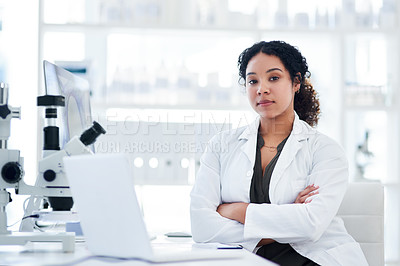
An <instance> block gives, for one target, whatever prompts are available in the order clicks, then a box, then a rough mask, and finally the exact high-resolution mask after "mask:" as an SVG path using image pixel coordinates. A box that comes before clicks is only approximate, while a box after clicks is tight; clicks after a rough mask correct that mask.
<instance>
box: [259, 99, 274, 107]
mask: <svg viewBox="0 0 400 266" xmlns="http://www.w3.org/2000/svg"><path fill="white" fill-rule="evenodd" d="M273 103H274V101H270V100H262V101H259V102H258V103H257V105H259V106H270V105H271V104H273Z"/></svg>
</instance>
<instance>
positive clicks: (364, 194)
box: [338, 182, 385, 266]
mask: <svg viewBox="0 0 400 266" xmlns="http://www.w3.org/2000/svg"><path fill="white" fill-rule="evenodd" d="M338 216H339V217H341V218H342V219H343V221H344V225H345V227H346V229H347V231H348V232H349V234H350V235H351V236H352V237H353V238H354V239H355V240H356V241H357V242H358V243H360V246H361V248H362V250H363V252H364V254H365V257H366V258H367V261H368V264H369V265H371V266H381V265H382V266H383V265H384V264H385V260H384V191H383V185H382V184H381V183H379V182H369V183H366V182H363V183H361V182H354V183H350V184H349V187H348V189H347V192H346V194H345V196H344V199H343V202H342V204H341V206H340V208H339V211H338Z"/></svg>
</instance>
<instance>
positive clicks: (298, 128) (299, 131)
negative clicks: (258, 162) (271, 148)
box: [238, 112, 316, 202]
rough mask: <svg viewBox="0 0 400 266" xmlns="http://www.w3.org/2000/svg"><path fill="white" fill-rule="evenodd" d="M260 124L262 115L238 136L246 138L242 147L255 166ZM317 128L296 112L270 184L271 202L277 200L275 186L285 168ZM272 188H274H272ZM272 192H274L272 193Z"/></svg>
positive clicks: (241, 138) (240, 138)
mask: <svg viewBox="0 0 400 266" xmlns="http://www.w3.org/2000/svg"><path fill="white" fill-rule="evenodd" d="M259 126H260V117H257V118H256V119H255V121H254V122H253V123H251V124H249V125H248V126H247V127H246V128H245V130H244V131H243V133H242V134H240V136H239V137H238V139H239V140H242V141H243V140H244V141H246V143H245V144H244V145H243V146H242V147H241V150H242V152H243V153H244V154H246V157H247V158H248V160H249V162H250V165H251V167H253V166H254V161H255V155H256V146H257V132H258V127H259ZM315 132H316V131H315V130H314V129H313V128H312V127H310V126H309V125H308V124H307V123H305V122H304V121H301V120H300V119H299V116H298V115H297V114H296V112H295V118H294V122H293V129H292V132H291V133H290V135H289V138H288V140H287V141H286V144H285V146H284V147H283V150H282V152H281V155H280V157H279V160H278V162H277V164H276V166H275V169H274V172H273V177H274V178H271V184H270V199H271V202H273V200H275V198H274V193H273V192H274V188H275V187H276V184H277V183H278V181H279V180H280V178H281V176H282V174H283V172H284V170H285V169H286V168H287V167H288V166H289V165H290V163H291V162H292V161H293V159H294V158H295V156H296V154H297V152H298V151H299V150H300V149H301V147H302V146H303V143H304V141H305V140H307V139H308V137H309V135H310V134H315ZM271 189H272V190H271ZM271 192H272V193H271Z"/></svg>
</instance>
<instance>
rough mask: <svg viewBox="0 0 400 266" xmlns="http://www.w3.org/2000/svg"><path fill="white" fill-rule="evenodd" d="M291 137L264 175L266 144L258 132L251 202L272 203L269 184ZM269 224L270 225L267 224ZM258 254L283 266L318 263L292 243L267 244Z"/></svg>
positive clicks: (306, 265)
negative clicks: (262, 159) (262, 161)
mask: <svg viewBox="0 0 400 266" xmlns="http://www.w3.org/2000/svg"><path fill="white" fill-rule="evenodd" d="M288 138H289V137H286V138H285V139H284V140H283V141H282V142H281V143H279V145H278V146H277V152H276V155H275V156H274V157H273V158H272V160H271V161H270V162H269V163H268V165H267V166H266V167H265V171H264V175H263V169H262V163H261V148H262V147H263V146H264V139H263V137H262V136H261V135H260V132H258V135H257V149H256V160H255V163H254V168H253V178H252V180H251V185H250V202H251V203H258V204H260V203H268V204H270V203H271V201H270V198H269V185H270V181H271V176H272V172H273V171H274V168H275V165H276V163H277V161H278V159H279V156H280V155H281V152H282V150H283V147H284V146H285V143H286V141H287V139H288ZM277 222H279V221H277ZM266 226H268V225H266ZM256 253H257V255H259V256H261V257H264V258H266V259H268V260H270V261H273V262H275V263H278V264H279V265H282V266H295V265H296V266H297V265H302V266H315V265H318V264H317V263H315V262H313V261H312V260H310V259H308V258H306V257H303V256H302V255H300V254H299V253H297V252H296V251H295V250H294V249H293V248H292V246H291V245H290V244H285V243H278V242H273V243H271V244H267V245H265V246H262V247H260V248H259V249H258V250H257V252H256Z"/></svg>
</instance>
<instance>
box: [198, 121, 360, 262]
mask: <svg viewBox="0 0 400 266" xmlns="http://www.w3.org/2000/svg"><path fill="white" fill-rule="evenodd" d="M259 124H260V122H259V118H257V119H256V121H254V123H252V124H250V125H248V126H246V127H241V128H238V129H233V130H230V131H224V132H222V133H219V134H217V135H216V136H214V137H213V138H212V139H211V140H210V142H209V143H208V147H207V149H206V151H205V152H204V154H203V155H202V157H201V165H200V168H199V170H198V173H197V176H196V182H195V185H194V187H193V190H192V192H191V207H190V212H191V224H192V234H193V239H194V241H196V242H220V243H240V244H241V245H243V247H244V248H246V249H248V250H250V251H254V249H255V247H256V244H257V243H258V242H259V241H260V240H261V239H262V238H272V239H274V240H276V241H277V242H280V243H290V245H291V246H292V247H293V248H294V249H295V250H296V251H297V252H298V253H300V254H301V255H303V256H305V257H308V258H310V259H311V260H313V261H315V262H316V263H318V264H321V265H352V266H353V265H358V266H360V265H368V263H367V261H366V259H365V257H364V254H363V252H362V250H361V248H360V245H359V244H358V243H357V242H355V240H354V239H353V238H352V237H351V236H350V235H349V234H348V233H347V231H346V229H345V227H344V224H343V221H342V219H340V218H339V217H336V213H337V211H338V209H339V206H340V203H341V201H342V199H343V196H344V194H345V192H346V188H347V182H348V163H347V160H346V156H345V154H344V151H343V150H342V148H341V147H340V146H339V145H338V144H337V143H336V142H334V141H333V140H332V139H330V138H328V137H327V136H325V135H323V134H321V133H319V132H318V131H316V130H315V129H313V128H311V127H310V126H309V125H308V124H307V123H305V122H304V121H301V120H299V118H298V116H297V114H296V115H295V120H294V124H293V130H292V132H291V134H290V136H289V138H288V140H287V142H286V144H285V146H284V148H283V150H282V152H281V155H280V157H279V159H278V162H277V163H276V166H275V169H274V171H273V174H272V176H271V181H270V188H269V196H270V200H271V204H250V205H249V206H248V208H247V212H246V220H245V224H244V225H243V224H241V223H239V222H236V221H234V220H230V219H227V218H225V217H222V216H220V215H219V213H217V212H216V209H217V207H218V206H219V205H220V204H221V203H230V202H250V195H249V191H250V184H251V179H252V176H253V166H254V161H255V154H256V143H257V132H258V127H259ZM310 184H315V185H318V186H320V188H319V194H317V195H315V196H313V200H312V201H311V203H308V204H293V202H294V201H295V199H296V197H297V195H298V193H299V192H300V191H302V190H303V189H304V188H305V187H306V186H307V185H310Z"/></svg>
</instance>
